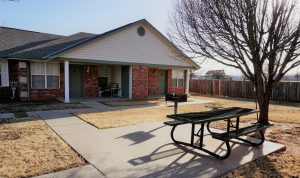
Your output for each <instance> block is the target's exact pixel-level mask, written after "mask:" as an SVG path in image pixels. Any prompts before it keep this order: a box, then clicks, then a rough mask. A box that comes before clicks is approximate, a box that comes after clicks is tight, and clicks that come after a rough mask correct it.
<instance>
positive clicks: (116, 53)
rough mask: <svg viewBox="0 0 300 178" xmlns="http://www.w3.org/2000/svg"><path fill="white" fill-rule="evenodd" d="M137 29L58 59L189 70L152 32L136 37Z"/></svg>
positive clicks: (188, 64) (113, 36)
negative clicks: (176, 67)
mask: <svg viewBox="0 0 300 178" xmlns="http://www.w3.org/2000/svg"><path fill="white" fill-rule="evenodd" d="M138 27H139V25H136V26H132V27H130V28H127V29H125V30H123V31H120V32H117V33H115V34H113V35H111V36H108V37H105V38H103V39H99V40H95V41H93V42H91V43H89V44H87V45H85V46H82V47H80V48H77V49H74V50H71V51H69V52H67V53H65V54H63V55H62V56H61V57H65V58H74V59H89V60H99V61H114V62H126V63H139V64H140V63H141V64H155V65H168V66H169V65H171V66H172V65H173V66H191V64H190V63H188V62H187V61H185V60H184V59H183V58H179V56H178V55H175V54H174V51H175V50H174V49H173V48H172V49H171V48H170V47H169V45H167V43H166V42H165V41H164V40H162V39H161V38H160V37H159V36H158V35H157V33H156V32H153V31H151V30H150V28H147V27H146V26H143V27H144V28H145V29H146V34H145V36H143V37H140V36H139V35H138V34H137V28H138Z"/></svg>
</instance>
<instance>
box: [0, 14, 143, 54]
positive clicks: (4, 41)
mask: <svg viewBox="0 0 300 178" xmlns="http://www.w3.org/2000/svg"><path fill="white" fill-rule="evenodd" d="M143 20H144V19H143ZM143 20H139V21H136V22H133V23H129V24H127V25H124V26H121V27H119V28H116V29H113V30H110V31H108V32H105V33H102V34H91V33H84V32H80V33H76V34H73V35H70V36H59V35H52V34H47V33H40V32H32V31H26V30H20V29H13V28H6V27H3V28H1V29H2V31H0V57H7V58H25V59H47V58H49V57H52V56H55V55H56V54H59V53H61V52H64V51H67V50H69V49H72V48H74V47H77V46H80V45H82V44H84V43H86V42H89V41H92V40H94V39H98V38H101V37H103V36H106V35H109V34H112V33H113V32H115V31H118V30H120V29H123V28H126V27H128V26H130V25H132V24H135V23H138V22H140V21H143Z"/></svg>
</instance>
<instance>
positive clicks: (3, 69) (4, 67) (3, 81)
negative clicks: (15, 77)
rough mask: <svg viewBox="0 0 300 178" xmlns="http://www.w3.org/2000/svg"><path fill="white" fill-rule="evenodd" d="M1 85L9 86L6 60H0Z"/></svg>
mask: <svg viewBox="0 0 300 178" xmlns="http://www.w3.org/2000/svg"><path fill="white" fill-rule="evenodd" d="M1 85H2V86H4V87H9V74H8V61H7V60H2V62H1Z"/></svg>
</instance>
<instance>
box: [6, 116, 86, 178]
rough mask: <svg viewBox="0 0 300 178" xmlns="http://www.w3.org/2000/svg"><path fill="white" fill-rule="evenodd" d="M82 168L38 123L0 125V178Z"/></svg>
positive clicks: (31, 120)
mask: <svg viewBox="0 0 300 178" xmlns="http://www.w3.org/2000/svg"><path fill="white" fill-rule="evenodd" d="M83 164H85V161H84V160H83V159H82V158H81V157H80V156H79V155H77V153H75V152H74V151H73V150H72V149H71V148H70V147H69V146H68V145H67V144H66V143H65V142H64V141H63V140H62V139H60V137H58V136H57V135H56V134H55V133H54V132H53V131H52V130H51V129H50V128H49V127H48V126H47V125H46V124H45V122H44V121H42V120H40V119H34V118H22V119H19V120H18V122H15V121H14V122H4V123H3V122H2V123H0V177H30V176H37V175H41V174H46V173H50V172H55V171H60V170H65V169H68V168H72V167H77V166H80V165H83Z"/></svg>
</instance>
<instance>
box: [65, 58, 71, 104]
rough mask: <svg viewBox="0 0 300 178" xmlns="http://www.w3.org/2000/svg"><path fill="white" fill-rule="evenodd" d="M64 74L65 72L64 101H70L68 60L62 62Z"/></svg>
mask: <svg viewBox="0 0 300 178" xmlns="http://www.w3.org/2000/svg"><path fill="white" fill-rule="evenodd" d="M64 69H65V70H64V74H65V103H69V102H70V95H69V61H65V62H64Z"/></svg>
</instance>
